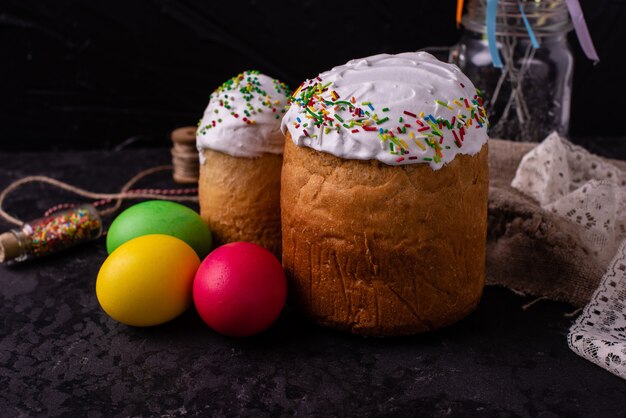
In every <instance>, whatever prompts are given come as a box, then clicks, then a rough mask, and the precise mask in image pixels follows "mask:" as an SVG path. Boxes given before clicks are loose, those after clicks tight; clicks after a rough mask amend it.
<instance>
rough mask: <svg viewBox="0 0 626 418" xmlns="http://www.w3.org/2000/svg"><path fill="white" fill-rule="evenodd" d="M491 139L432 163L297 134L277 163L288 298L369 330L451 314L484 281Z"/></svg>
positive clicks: (469, 304)
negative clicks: (334, 151)
mask: <svg viewBox="0 0 626 418" xmlns="http://www.w3.org/2000/svg"><path fill="white" fill-rule="evenodd" d="M487 192H488V176H487V145H484V146H483V148H482V150H481V151H480V152H479V153H478V154H476V155H473V156H469V155H459V156H457V157H456V158H455V159H454V160H453V161H452V162H450V163H449V164H447V165H446V166H444V167H443V168H441V169H440V170H438V171H433V170H432V169H431V168H430V167H429V166H428V165H424V164H413V165H405V166H401V167H397V166H389V165H386V164H383V163H381V162H379V161H374V160H370V161H360V160H346V159H341V158H338V157H335V156H333V155H330V154H327V153H322V152H319V151H315V150H312V149H309V148H305V147H298V146H296V145H294V144H293V142H292V141H291V138H290V136H289V134H287V141H286V145H285V154H284V162H283V170H282V189H281V207H282V236H283V266H284V268H285V272H286V273H287V277H288V279H289V291H290V297H291V301H292V303H293V305H294V306H296V307H297V308H299V309H300V310H302V311H303V312H304V313H305V314H306V315H307V316H308V317H310V318H311V319H313V320H314V321H315V322H317V323H319V324H322V325H326V326H330V327H333V328H337V329H341V330H346V331H351V332H354V333H359V334H366V335H376V336H385V335H406V334H414V333H418V332H423V331H428V330H433V329H436V328H440V327H443V326H445V325H448V324H452V323H454V322H456V321H458V320H459V319H461V318H463V317H464V316H466V315H467V314H468V313H470V312H471V311H472V310H473V309H474V308H475V307H476V305H477V304H478V302H479V300H480V296H481V293H482V289H483V283H484V265H485V243H486V223H487Z"/></svg>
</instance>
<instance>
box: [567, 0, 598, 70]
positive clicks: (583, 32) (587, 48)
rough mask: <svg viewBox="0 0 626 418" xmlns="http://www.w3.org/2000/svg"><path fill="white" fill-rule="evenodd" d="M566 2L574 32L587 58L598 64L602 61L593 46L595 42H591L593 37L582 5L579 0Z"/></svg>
mask: <svg viewBox="0 0 626 418" xmlns="http://www.w3.org/2000/svg"><path fill="white" fill-rule="evenodd" d="M565 2H566V3H567V9H568V10H569V14H570V16H571V17H572V23H573V24H574V30H576V36H577V37H578V42H579V43H580V46H581V47H582V49H583V51H584V52H585V55H586V56H587V58H589V59H590V60H593V61H594V62H596V63H597V62H598V61H600V58H598V53H597V52H596V48H595V47H594V46H593V41H592V40H591V35H590V34H589V29H588V28H587V22H585V17H584V16H583V10H582V9H581V7H580V3H579V2H578V0H565Z"/></svg>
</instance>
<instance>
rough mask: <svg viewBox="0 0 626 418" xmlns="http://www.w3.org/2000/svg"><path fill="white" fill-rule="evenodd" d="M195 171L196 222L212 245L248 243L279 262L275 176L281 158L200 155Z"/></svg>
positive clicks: (271, 155) (278, 156) (277, 176)
mask: <svg viewBox="0 0 626 418" xmlns="http://www.w3.org/2000/svg"><path fill="white" fill-rule="evenodd" d="M203 153H204V158H205V163H204V164H201V165H200V180H199V182H198V197H199V200H200V216H202V218H203V219H205V220H206V221H207V222H208V223H209V227H210V228H211V232H212V233H213V238H214V242H215V243H214V245H215V246H217V245H222V244H226V243H228V242H234V241H248V242H254V243H256V244H259V245H261V246H263V247H265V248H267V249H268V250H270V251H271V252H272V253H273V254H274V255H276V257H278V259H279V260H280V248H281V238H280V171H281V165H282V156H281V155H274V154H263V155H262V156H261V157H257V158H238V157H232V156H230V155H227V154H224V153H221V152H218V151H213V150H208V149H205V150H203Z"/></svg>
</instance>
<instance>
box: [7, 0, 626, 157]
mask: <svg viewBox="0 0 626 418" xmlns="http://www.w3.org/2000/svg"><path fill="white" fill-rule="evenodd" d="M582 5H583V9H584V11H585V14H586V17H587V21H588V23H589V27H590V31H591V34H592V36H593V39H594V41H595V44H596V48H597V49H598V53H599V55H600V59H601V62H600V64H598V65H597V66H593V65H592V63H591V62H589V61H588V60H587V59H586V58H585V57H584V55H583V54H582V51H581V49H580V47H579V45H578V42H577V41H576V38H575V35H574V34H573V33H570V44H571V46H572V49H573V51H574V54H575V62H576V66H575V71H574V93H573V104H572V117H571V121H572V122H571V129H570V133H571V136H572V137H573V139H574V140H575V141H577V140H578V139H579V138H580V140H581V141H583V139H586V140H587V141H588V140H589V138H590V137H596V136H601V137H611V136H614V137H620V136H621V137H624V136H625V134H626V129H625V128H624V127H623V120H624V116H623V114H624V111H623V109H624V103H625V102H626V80H625V79H626V66H625V65H624V64H622V62H623V58H622V56H623V54H624V51H625V50H626V0H586V1H584V0H583V1H582ZM455 7H456V1H455V0H445V1H444V0H437V1H434V0H428V1H424V0H421V1H419V0H418V1H411V2H399V1H395V2H392V1H384V0H363V1H359V2H340V1H328V2H327V1H283V2H281V1H253V0H248V1H239V2H234V1H206V0H196V1H193V0H181V1H170V0H137V1H122V0H111V1H72V0H58V1H46V2H44V1H27V0H26V1H25V0H0V150H5V151H11V150H35V149H36V150H66V149H98V148H109V149H110V148H114V147H118V148H119V147H127V146H143V145H151V144H155V145H165V144H167V142H168V133H169V131H170V130H172V129H173V128H176V127H178V126H184V125H190V124H191V125H195V124H196V123H197V121H198V119H199V118H200V117H201V115H202V112H203V110H204V107H205V106H206V103H207V101H208V98H209V94H210V93H211V91H212V90H213V89H214V88H215V87H216V86H217V85H219V84H221V83H222V82H223V81H224V80H226V79H227V78H229V77H231V76H233V75H235V74H237V73H238V72H240V71H242V70H244V69H248V68H252V69H258V70H260V71H262V72H264V73H267V74H268V75H272V76H274V77H276V78H279V79H281V80H282V81H285V82H287V83H288V84H290V85H291V86H297V85H298V84H299V83H300V82H301V81H302V80H304V79H305V78H308V77H312V76H314V75H316V74H317V73H319V72H321V71H323V70H326V69H329V68H331V67H332V66H334V65H339V64H342V63H344V62H346V61H347V60H349V59H351V58H355V57H359V56H367V55H371V54H375V53H380V52H390V53H395V52H402V51H408V50H416V49H419V48H422V47H425V46H429V45H451V44H453V43H455V42H456V41H457V39H458V37H459V36H460V33H461V32H460V30H458V29H457V28H456V25H455V19H454V16H455Z"/></svg>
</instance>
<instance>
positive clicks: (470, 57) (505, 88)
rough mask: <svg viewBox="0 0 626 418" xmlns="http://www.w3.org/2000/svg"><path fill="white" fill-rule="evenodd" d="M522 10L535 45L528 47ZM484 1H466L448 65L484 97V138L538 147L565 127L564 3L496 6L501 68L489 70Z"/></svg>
mask: <svg viewBox="0 0 626 418" xmlns="http://www.w3.org/2000/svg"><path fill="white" fill-rule="evenodd" d="M521 9H523V11H524V13H525V15H526V18H527V20H528V23H529V24H530V26H531V27H532V30H533V32H534V35H535V37H536V39H537V42H538V44H539V47H538V48H534V47H533V45H532V41H531V37H530V36H529V33H528V31H527V29H526V26H525V24H524V20H523V15H522V13H521ZM486 10H487V0H470V1H469V2H468V5H467V14H465V16H464V17H463V19H462V24H463V26H464V27H465V31H464V33H463V35H462V37H461V39H460V41H459V43H458V44H457V45H456V46H455V47H453V48H452V49H451V53H450V62H453V63H455V64H457V65H458V66H459V68H460V69H461V70H462V71H463V72H464V73H465V74H466V75H467V76H468V77H469V79H470V80H472V82H473V83H474V84H475V85H476V87H478V88H479V89H480V90H482V92H483V93H484V100H485V104H486V105H485V107H486V108H487V112H488V116H489V122H490V129H489V136H491V137H492V138H503V139H510V140H517V141H531V142H532V141H541V140H543V139H544V138H545V137H546V136H547V135H548V134H550V133H551V132H552V131H557V132H559V133H560V134H563V135H566V134H567V132H568V127H569V115H570V101H571V93H572V72H573V63H574V61H573V57H572V52H571V50H570V48H569V45H568V42H567V36H566V35H567V32H569V31H570V30H571V29H572V25H571V22H570V19H569V13H568V9H567V5H566V3H565V0H533V1H525V0H520V1H517V0H500V1H499V2H498V8H497V15H496V16H497V17H496V26H495V32H496V40H497V48H498V51H499V52H500V56H501V58H502V63H503V67H502V68H496V67H494V66H493V64H492V59H491V55H490V53H489V44H488V41H487V28H486Z"/></svg>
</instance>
